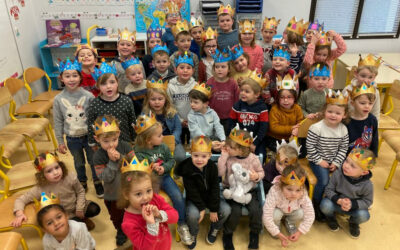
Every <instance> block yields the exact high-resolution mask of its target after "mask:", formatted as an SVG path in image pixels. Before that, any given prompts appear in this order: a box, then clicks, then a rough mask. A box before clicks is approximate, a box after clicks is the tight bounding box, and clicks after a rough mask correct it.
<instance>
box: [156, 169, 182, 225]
mask: <svg viewBox="0 0 400 250" xmlns="http://www.w3.org/2000/svg"><path fill="white" fill-rule="evenodd" d="M161 189H162V190H164V192H165V193H167V195H168V196H169V198H170V199H171V200H172V203H173V205H174V208H175V209H176V211H178V215H179V219H178V225H182V224H185V219H186V208H185V200H184V199H183V195H182V193H181V191H180V190H179V187H178V186H177V185H176V183H175V181H174V180H173V179H172V178H171V176H170V175H169V174H167V175H165V176H163V177H162V181H161Z"/></svg>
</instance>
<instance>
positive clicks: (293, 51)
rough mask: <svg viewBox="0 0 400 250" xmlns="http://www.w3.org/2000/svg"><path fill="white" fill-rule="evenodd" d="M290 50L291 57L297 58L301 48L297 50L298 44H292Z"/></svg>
mask: <svg viewBox="0 0 400 250" xmlns="http://www.w3.org/2000/svg"><path fill="white" fill-rule="evenodd" d="M289 50H290V54H291V56H296V55H297V52H298V51H299V48H297V44H295V43H290V44H289Z"/></svg>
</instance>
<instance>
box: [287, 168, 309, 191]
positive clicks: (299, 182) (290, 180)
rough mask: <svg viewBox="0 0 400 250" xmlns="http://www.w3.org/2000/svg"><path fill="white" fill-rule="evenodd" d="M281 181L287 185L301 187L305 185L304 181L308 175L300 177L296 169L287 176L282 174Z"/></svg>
mask: <svg viewBox="0 0 400 250" xmlns="http://www.w3.org/2000/svg"><path fill="white" fill-rule="evenodd" d="M281 181H282V182H283V183H285V184H287V185H291V186H292V185H293V186H298V187H301V186H303V185H304V182H305V181H306V177H305V176H303V177H301V178H300V179H299V178H298V177H297V175H296V173H295V172H294V171H292V172H290V174H288V175H287V176H282V177H281Z"/></svg>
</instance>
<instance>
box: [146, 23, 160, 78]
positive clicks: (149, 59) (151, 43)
mask: <svg viewBox="0 0 400 250" xmlns="http://www.w3.org/2000/svg"><path fill="white" fill-rule="evenodd" d="M146 34H147V47H148V52H150V53H148V54H147V55H145V56H144V57H143V60H142V61H143V67H144V71H145V73H146V77H147V79H149V76H150V75H151V73H153V71H154V69H155V66H154V63H153V53H152V52H151V51H152V50H153V48H154V47H155V46H157V45H159V46H161V45H162V41H161V37H162V29H161V27H160V25H159V24H158V21H156V20H154V21H153V22H152V23H151V25H150V27H149V28H148V29H147V32H146Z"/></svg>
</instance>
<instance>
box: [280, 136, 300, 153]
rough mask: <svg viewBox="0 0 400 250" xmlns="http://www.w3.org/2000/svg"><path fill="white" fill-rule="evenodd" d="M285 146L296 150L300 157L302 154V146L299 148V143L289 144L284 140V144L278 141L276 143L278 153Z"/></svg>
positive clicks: (291, 142)
mask: <svg viewBox="0 0 400 250" xmlns="http://www.w3.org/2000/svg"><path fill="white" fill-rule="evenodd" d="M285 145H288V146H290V147H292V148H294V149H296V151H297V154H298V155H299V154H300V149H301V145H300V146H297V143H296V141H295V140H291V141H290V142H289V143H287V142H286V140H284V139H282V142H281V143H279V142H278V140H277V141H276V152H278V151H279V149H280V148H281V147H283V146H285Z"/></svg>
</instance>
